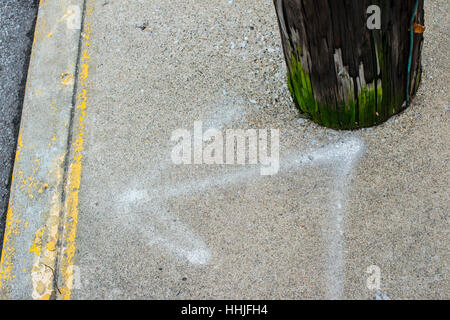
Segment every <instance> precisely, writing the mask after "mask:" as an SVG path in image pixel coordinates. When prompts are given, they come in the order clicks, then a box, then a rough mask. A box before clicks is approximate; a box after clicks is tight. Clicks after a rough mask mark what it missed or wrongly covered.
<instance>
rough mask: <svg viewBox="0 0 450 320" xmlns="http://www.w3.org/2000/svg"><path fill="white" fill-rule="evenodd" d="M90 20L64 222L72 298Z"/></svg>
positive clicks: (66, 291) (65, 269) (66, 282)
mask: <svg viewBox="0 0 450 320" xmlns="http://www.w3.org/2000/svg"><path fill="white" fill-rule="evenodd" d="M87 12H88V14H89V13H90V12H92V4H91V5H90V6H88V9H87ZM90 28H91V24H90V23H88V24H86V30H85V32H84V33H83V35H82V37H83V39H84V40H85V41H84V43H83V45H84V47H85V48H84V50H83V51H82V52H83V53H82V56H81V58H80V60H81V61H80V62H82V64H81V70H80V75H79V77H80V93H79V95H78V104H77V107H76V110H77V112H79V113H81V115H80V116H79V117H78V121H79V122H78V124H77V127H76V128H77V129H76V131H75V132H74V141H73V144H72V146H73V149H72V162H71V164H70V166H69V173H68V185H67V188H68V191H67V200H66V203H65V211H66V216H65V222H64V236H63V253H62V257H61V275H62V284H63V286H62V287H61V288H60V291H61V298H62V299H64V300H70V298H71V295H72V287H73V283H74V263H75V261H74V259H75V252H76V243H75V241H76V235H77V225H78V205H79V190H80V184H81V173H82V167H83V150H84V138H83V137H84V135H85V120H86V119H85V115H86V113H85V110H86V108H87V99H88V88H87V82H86V80H87V79H88V77H89V61H90V56H89V54H88V49H89V46H90V44H89V42H88V40H89V38H90V33H91V29H90Z"/></svg>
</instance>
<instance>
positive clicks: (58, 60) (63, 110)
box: [0, 0, 85, 299]
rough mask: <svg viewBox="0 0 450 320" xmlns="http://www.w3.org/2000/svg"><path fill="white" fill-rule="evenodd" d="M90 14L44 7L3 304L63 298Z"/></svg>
mask: <svg viewBox="0 0 450 320" xmlns="http://www.w3.org/2000/svg"><path fill="white" fill-rule="evenodd" d="M84 8H85V0H61V1H48V0H41V2H40V4H39V11H38V17H37V21H36V28H35V34H34V40H33V48H32V52H31V57H30V64H29V69H28V75H27V82H26V87H25V97H24V103H23V112H22V119H21V124H20V133H19V138H18V142H17V151H16V158H15V162H14V171H13V176H12V181H11V192H10V200H9V206H8V211H7V218H6V228H5V235H4V242H3V251H2V256H1V261H0V299H55V298H59V297H58V294H62V292H61V290H60V289H59V288H58V285H57V280H58V279H57V273H58V268H59V267H58V266H59V263H60V259H61V258H62V256H67V254H66V253H65V249H64V248H63V246H62V243H65V242H63V241H62V239H63V236H62V233H63V232H66V230H65V215H66V213H65V211H66V210H64V207H65V206H64V202H65V194H66V192H65V186H66V177H67V175H68V173H67V171H68V169H67V168H68V165H67V164H68V162H69V153H70V152H69V150H70V147H71V143H70V141H71V132H72V128H73V124H72V122H73V121H72V119H73V117H74V112H75V111H74V110H75V104H76V103H77V102H76V100H77V99H76V92H77V83H76V82H77V79H78V61H79V60H80V54H81V53H80V51H81V50H80V47H81V36H82V35H83V33H82V30H81V28H82V25H83V22H82V20H83V16H84V11H85V10H84ZM82 59H83V57H82V58H81V60H82ZM80 174H81V173H80ZM63 253H64V254H63ZM63 278H65V280H67V278H70V277H68V276H65V277H63ZM63 280H64V279H63ZM69 291H70V290H69ZM63 292H64V291H63ZM62 297H63V298H64V295H63V296H62ZM69 298H70V295H69Z"/></svg>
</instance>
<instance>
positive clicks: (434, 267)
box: [0, 0, 449, 299]
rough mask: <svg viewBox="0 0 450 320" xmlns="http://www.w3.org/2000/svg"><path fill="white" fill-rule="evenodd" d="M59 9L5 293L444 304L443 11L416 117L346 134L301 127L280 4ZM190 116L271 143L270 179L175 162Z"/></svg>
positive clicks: (23, 173)
mask: <svg viewBox="0 0 450 320" xmlns="http://www.w3.org/2000/svg"><path fill="white" fill-rule="evenodd" d="M61 3H62V4H61ZM61 3H58V4H56V3H55V2H49V1H43V2H42V3H41V5H40V8H39V18H38V23H39V21H41V24H38V26H39V28H38V29H37V30H38V31H37V33H36V35H37V37H36V39H37V40H36V42H35V45H34V47H33V57H32V60H31V70H32V71H33V72H31V73H30V76H29V78H28V82H27V83H28V84H29V85H27V95H26V100H25V104H24V117H23V119H22V125H21V132H22V135H21V140H20V144H19V148H20V149H19V150H20V151H19V152H18V153H19V157H18V159H17V161H16V164H15V170H14V172H15V179H14V182H13V186H12V196H11V200H10V209H9V213H8V226H7V233H6V234H7V237H6V238H5V244H4V248H5V250H4V252H5V253H4V255H3V256H2V264H1V269H0V271H1V273H0V285H1V287H0V290H1V296H2V297H3V298H31V297H32V298H44V299H49V298H57V299H119V298H124V299H136V298H145V299H149V298H153V299H163V298H165V299H206V298H209V299H217V298H225V299H229V298H234V299H251V298H256V299H262V298H267V299H312V298H319V299H322V298H329V299H337V298H344V299H377V298H378V299H407V298H416V299H418V298H422V299H432V298H437V299H448V298H449V297H448V288H449V283H448V271H449V270H448V249H447V248H448V241H449V240H448V207H449V203H448V198H449V197H448V178H449V174H448V164H447V161H448V155H449V154H448V149H449V148H448V146H449V140H448V129H447V128H448V116H449V114H448V104H449V93H448V92H449V90H448V89H449V88H448V83H449V75H448V65H449V58H448V56H447V52H448V49H449V48H448V46H449V44H448V42H445V41H442V39H446V38H447V37H448V33H449V28H448V26H449V20H448V17H447V15H446V12H447V11H448V9H449V4H448V2H447V1H443V0H438V1H434V2H433V3H430V2H427V4H426V15H427V20H426V21H427V31H426V32H427V34H426V37H425V38H426V40H425V48H424V57H423V63H424V77H423V78H424V80H423V83H422V88H421V89H420V91H419V94H418V97H417V98H416V100H415V101H414V103H413V105H412V106H411V107H410V108H409V109H408V110H407V111H405V112H404V113H402V114H400V115H398V116H396V117H394V118H393V119H391V120H390V121H388V122H387V123H385V124H383V125H381V126H379V127H377V128H372V129H366V130H360V131H355V132H339V131H334V130H329V129H325V128H321V127H319V126H317V125H315V124H313V123H311V122H310V121H309V120H306V119H302V118H299V115H298V113H297V112H296V110H295V108H294V106H293V103H292V101H291V99H290V97H289V92H288V89H287V87H286V84H285V73H286V70H285V67H284V61H283V58H282V52H281V47H280V41H279V34H278V28H277V25H276V15H275V11H274V9H273V5H272V1H263V2H261V1H256V0H248V1H245V2H244V1H228V0H212V1H211V0H209V1H206V0H205V1H193V0H188V1H170V2H157V1H133V2H128V3H127V5H124V4H123V2H122V1H113V0H109V1H92V0H87V1H86V2H84V1H81V0H80V1H62V2H61ZM77 6H78V8H79V12H80V19H79V22H80V26H81V30H79V29H77V28H76V26H77V21H78V20H77V19H76V14H77V12H78V11H77V9H76V8H77ZM48 17H55V18H54V19H55V20H54V21H53V20H52V21H50V20H49V18H48ZM62 17H65V18H64V19H65V20H64V19H63V18H62ZM39 19H40V20H39ZM44 20H45V21H46V23H42V21H44ZM50 33H51V36H50V37H47V36H48V35H49V34H50ZM40 35H41V36H40ZM48 39H53V40H48ZM51 41H53V42H51ZM48 54H53V56H52V57H51V58H44V57H45V56H46V55H48ZM45 59H48V60H45ZM43 66H45V68H43ZM49 66H52V67H49ZM34 90H42V93H43V94H42V97H41V96H39V95H37V94H35V91H34ZM40 97H41V98H40ZM55 100H56V102H54V103H53V101H55ZM45 108H47V109H45ZM48 108H50V109H48ZM45 110H52V112H51V113H50V112H45ZM36 115H38V116H37V117H36V118H35V119H34V118H33V119H34V120H33V121H31V119H32V117H33V116H36ZM50 116H51V117H52V118H49V117H50ZM198 121H202V125H203V129H204V131H206V130H207V129H209V128H214V129H216V130H218V132H220V133H223V134H224V135H226V129H231V128H234V129H242V130H248V129H259V130H268V131H270V130H271V129H278V130H279V137H280V140H279V145H280V156H279V159H280V169H279V171H278V172H277V174H274V175H270V176H262V175H261V174H260V165H225V164H218V165H207V164H192V165H176V164H174V163H173V160H172V156H173V148H174V146H175V145H176V142H174V141H171V137H172V136H173V134H174V132H176V131H177V130H180V129H185V130H187V132H189V133H192V136H193V139H194V140H195V134H194V126H195V123H196V122H198ZM53 138H54V139H53ZM53 142H54V143H53ZM273 146H274V144H273V143H272V144H271V147H273ZM272 150H273V149H272ZM194 153H195V150H194ZM28 177H31V179H29V178H28ZM35 177H36V178H35ZM27 179H28V180H27ZM25 182H26V183H25ZM24 185H25V186H24ZM378 276H379V281H378V279H377V277H378Z"/></svg>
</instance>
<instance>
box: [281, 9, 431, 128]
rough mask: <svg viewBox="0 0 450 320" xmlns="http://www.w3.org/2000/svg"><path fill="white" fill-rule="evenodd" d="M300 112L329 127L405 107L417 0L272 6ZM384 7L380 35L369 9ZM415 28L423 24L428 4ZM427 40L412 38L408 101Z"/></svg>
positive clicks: (374, 120)
mask: <svg viewBox="0 0 450 320" xmlns="http://www.w3.org/2000/svg"><path fill="white" fill-rule="evenodd" d="M274 4H275V8H276V11H277V15H278V22H279V27H280V32H281V39H282V44H283V49H284V54H285V58H286V63H287V67H288V84H289V88H290V90H291V93H292V95H293V97H294V101H295V102H296V104H297V107H298V108H299V109H300V110H301V111H302V112H304V113H307V114H309V115H310V116H311V118H312V119H313V120H314V121H316V122H318V123H320V124H322V125H325V126H328V127H333V128H339V129H354V128H360V127H368V126H372V125H376V124H379V123H381V122H384V121H385V120H387V119H388V118H389V117H390V116H392V115H393V114H396V113H398V112H400V111H402V110H403V109H404V108H405V107H406V103H405V100H406V78H407V65H408V57H409V48H410V34H409V31H408V30H409V28H410V19H411V16H412V13H413V8H414V4H415V0H274ZM370 5H378V6H379V7H380V8H381V21H382V23H381V29H380V30H369V29H368V28H367V19H368V16H370V15H368V14H367V8H368V7H369V6H370ZM415 23H417V24H421V25H424V12H423V0H420V1H419V9H418V12H417V16H416V19H415ZM422 44H423V34H415V35H414V51H413V58H412V66H411V85H410V95H411V96H413V95H414V94H415V92H416V91H417V88H418V85H419V82H420V75H421V63H420V61H421V50H422Z"/></svg>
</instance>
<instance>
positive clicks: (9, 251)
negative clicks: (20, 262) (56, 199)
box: [0, 129, 23, 299]
mask: <svg viewBox="0 0 450 320" xmlns="http://www.w3.org/2000/svg"><path fill="white" fill-rule="evenodd" d="M22 133H23V130H22V129H20V132H19V137H18V139H17V149H16V156H15V158H14V161H15V163H14V169H13V174H12V178H11V185H12V184H13V182H14V179H15V177H16V175H17V173H18V172H21V170H19V168H17V165H16V163H17V161H18V160H19V158H20V156H21V154H22V149H23V135H22ZM20 224H21V220H20V219H19V217H18V215H17V213H16V211H15V210H14V208H13V202H12V201H10V202H9V203H8V210H7V212H6V223H5V233H4V235H3V250H2V256H1V259H0V298H1V299H8V296H9V294H8V292H7V291H8V288H7V287H8V283H9V281H10V280H12V279H13V278H14V277H15V275H14V274H13V272H12V271H13V268H14V263H13V257H14V254H15V252H16V249H15V248H14V243H13V242H14V237H15V236H16V235H18V234H19V233H20Z"/></svg>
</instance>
